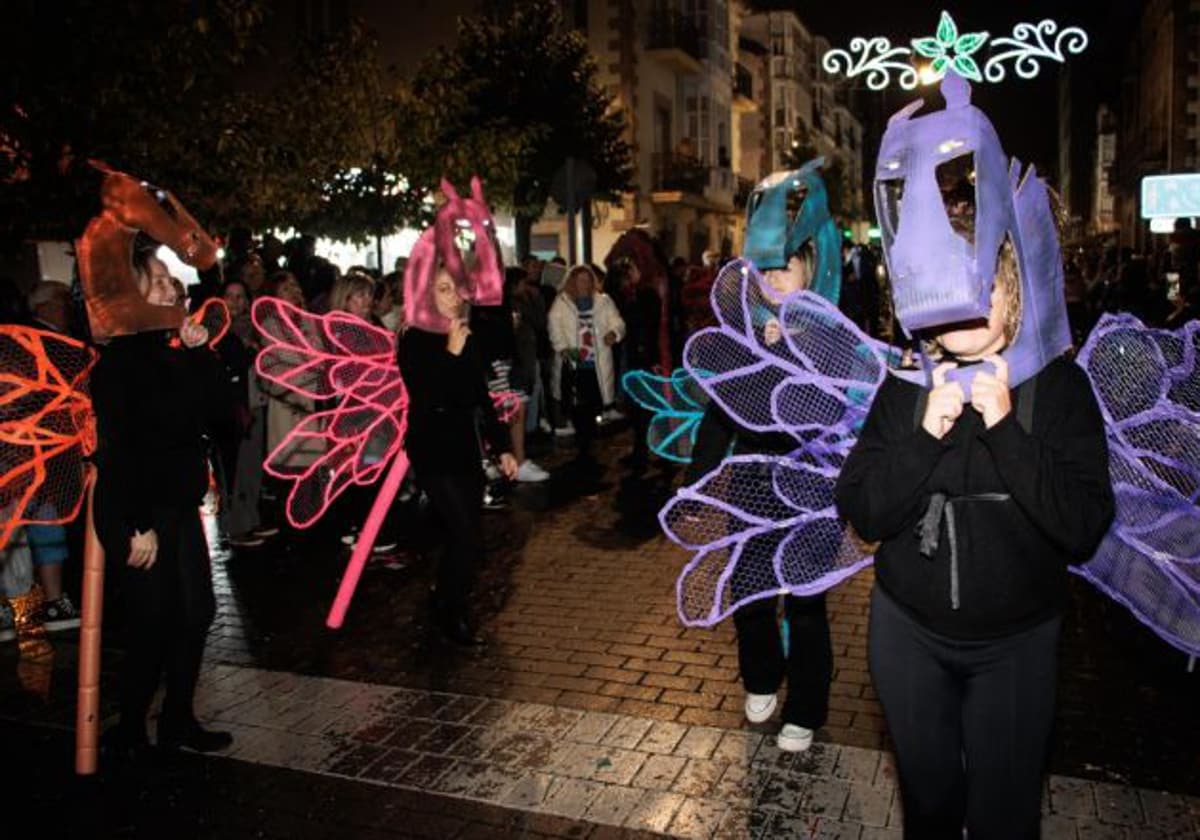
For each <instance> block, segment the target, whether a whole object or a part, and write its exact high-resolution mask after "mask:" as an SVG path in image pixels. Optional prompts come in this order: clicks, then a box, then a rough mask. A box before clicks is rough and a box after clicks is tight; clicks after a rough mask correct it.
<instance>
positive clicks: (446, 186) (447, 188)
mask: <svg viewBox="0 0 1200 840" xmlns="http://www.w3.org/2000/svg"><path fill="white" fill-rule="evenodd" d="M441 189H442V195H444V196H446V200H447V201H459V200H460V199H459V197H458V190H456V189H454V185H453V184H451V183H450V182H449V181H448V180H446V179H445V178H443V179H442V183H441Z"/></svg>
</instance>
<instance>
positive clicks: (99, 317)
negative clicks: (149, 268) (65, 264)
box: [75, 162, 217, 341]
mask: <svg viewBox="0 0 1200 840" xmlns="http://www.w3.org/2000/svg"><path fill="white" fill-rule="evenodd" d="M93 165H94V166H95V167H96V168H97V169H99V170H100V171H101V172H103V173H104V181H103V183H102V185H101V188H100V198H101V204H102V206H103V209H102V210H101V211H100V215H98V216H96V217H95V218H93V219H92V220H91V222H89V223H88V226H87V230H85V231H84V233H83V236H82V237H80V238H79V240H78V241H77V242H76V243H75V251H76V255H77V258H78V260H79V277H80V280H81V281H82V282H83V292H84V296H85V298H86V300H87V313H88V323H89V324H90V326H91V330H92V338H93V339H94V340H95V341H106V340H108V339H110V338H112V337H113V336H118V335H129V334H132V333H138V332H151V331H153V330H166V329H175V328H178V327H179V326H180V325H181V324H182V323H183V319H184V316H185V314H186V313H185V312H184V310H183V307H181V306H154V305H152V304H150V303H147V302H146V300H145V298H143V297H142V294H141V292H139V291H138V284H137V276H136V274H135V273H134V270H133V242H134V238H135V237H136V236H137V235H138V233H145V234H146V235H147V236H149V237H151V238H152V239H154V240H155V241H157V242H161V243H162V244H164V245H166V246H167V247H168V248H170V249H171V250H172V251H174V252H175V254H176V255H177V256H178V257H179V259H181V260H183V261H184V262H185V263H187V264H188V265H191V266H194V267H195V268H197V269H201V270H203V269H206V268H209V267H211V266H212V264H213V263H214V262H216V259H217V247H216V245H215V244H214V243H213V241H212V239H210V238H209V236H208V234H207V233H205V232H204V230H203V228H201V227H200V225H199V224H197V223H196V220H195V219H193V218H192V217H191V215H190V214H189V213H188V211H187V210H185V209H184V207H183V205H182V204H180V203H179V202H178V201H177V200H176V199H175V196H173V195H171V193H169V192H167V191H166V190H162V189H159V188H157V187H155V186H152V185H150V184H147V183H146V182H145V181H139V180H137V179H136V178H133V177H131V176H129V175H126V174H125V173H123V172H117V171H115V170H113V169H109V168H108V167H107V166H105V165H104V164H102V163H95V162H94V163H93Z"/></svg>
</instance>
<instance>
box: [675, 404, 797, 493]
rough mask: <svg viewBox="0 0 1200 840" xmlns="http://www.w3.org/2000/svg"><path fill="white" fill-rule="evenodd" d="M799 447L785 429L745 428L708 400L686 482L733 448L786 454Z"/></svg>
mask: <svg viewBox="0 0 1200 840" xmlns="http://www.w3.org/2000/svg"><path fill="white" fill-rule="evenodd" d="M798 447H799V444H798V443H797V442H796V441H795V439H794V438H792V437H791V435H786V434H783V433H782V432H766V433H764V432H752V431H750V430H748V429H745V428H742V427H741V426H739V425H738V424H737V422H735V421H734V419H733V418H732V417H730V416H729V415H728V414H727V413H725V410H724V409H723V408H721V406H720V405H718V404H717V402H716V400H713V401H711V402H709V404H708V407H707V408H706V409H704V418H703V419H702V420H701V421H700V428H699V429H697V430H696V443H695V445H694V446H692V460H691V463H689V464H688V468H687V471H686V472H685V473H684V476H683V483H684V484H695V483H696V482H697V481H699V480H700V479H702V478H704V476H706V475H708V474H709V473H710V472H711V471H712V470H714V469H716V467H717V465H718V464H720V463H721V461H723V460H725V456H726V455H729V454H730V452H731V449H732V452H733V454H737V455H750V454H771V455H784V454H786V453H788V452H791V451H792V450H794V449H796V448H798Z"/></svg>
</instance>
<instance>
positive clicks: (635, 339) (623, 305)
mask: <svg viewBox="0 0 1200 840" xmlns="http://www.w3.org/2000/svg"><path fill="white" fill-rule="evenodd" d="M608 285H609V286H610V287H611V288H612V290H613V291H612V297H613V300H615V301H616V303H617V308H618V310H619V311H620V313H621V320H622V321H623V322H624V323H625V338H624V339H623V340H622V341H621V344H620V346H619V347H618V353H617V356H618V360H619V361H618V365H617V373H616V380H617V381H618V382H620V381H621V376H622V375H623V374H624V373H625V372H627V371H631V370H652V369H653V368H654V366H655V364H657V362H658V338H659V332H658V331H659V325H660V321H661V318H662V307H663V301H662V296H661V295H659V293H658V292H657V291H656V290H655V289H654V288H653V287H652V286H650V285H649V284H647V283H643V282H642V275H641V272H640V270H639V269H638V267H637V263H636V262H634V261H633V260H632V259H628V258H625V259H620V260H616V261H614V262H613V264H612V267H611V268H610V269H609V272H608ZM628 414H629V420H630V429H631V430H632V433H633V450H632V451H631V452H630V453H629V454H628V455H625V456H623V457H622V458H621V463H622V464H623V465H624V466H628V467H631V468H632V469H633V470H634V472H641V471H643V470H645V469H646V466H647V465H648V464H649V462H650V448H649V446H648V444H647V442H646V430H647V429H648V428H649V427H650V413H649V412H648V411H646V410H645V409H644V408H642V407H641V406H639V405H637V404H636V403H633V402H632V401H631V402H630V403H629V405H628Z"/></svg>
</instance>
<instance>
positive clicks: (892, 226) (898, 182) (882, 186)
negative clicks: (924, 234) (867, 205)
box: [875, 178, 904, 240]
mask: <svg viewBox="0 0 1200 840" xmlns="http://www.w3.org/2000/svg"><path fill="white" fill-rule="evenodd" d="M875 190H876V196H875V198H876V202H877V203H878V205H879V219H880V221H881V222H882V223H883V233H884V235H885V236H886V237H887V238H888V240H892V239H895V238H896V232H897V231H898V230H899V229H900V205H901V204H902V203H903V202H904V179H903V178H891V179H889V180H887V181H879V182H878V183H877V184H876V186H875Z"/></svg>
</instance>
